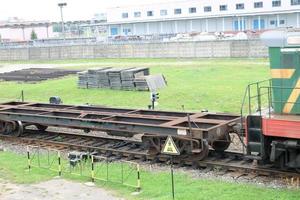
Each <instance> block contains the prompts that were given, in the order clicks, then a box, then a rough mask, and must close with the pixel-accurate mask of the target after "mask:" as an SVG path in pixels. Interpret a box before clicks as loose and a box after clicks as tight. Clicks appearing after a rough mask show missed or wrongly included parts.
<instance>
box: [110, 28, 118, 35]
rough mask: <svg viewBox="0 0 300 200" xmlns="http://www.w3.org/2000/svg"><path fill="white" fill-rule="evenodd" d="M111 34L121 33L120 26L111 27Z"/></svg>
mask: <svg viewBox="0 0 300 200" xmlns="http://www.w3.org/2000/svg"><path fill="white" fill-rule="evenodd" d="M110 34H111V35H118V34H119V30H118V28H115V27H113V28H111V29H110Z"/></svg>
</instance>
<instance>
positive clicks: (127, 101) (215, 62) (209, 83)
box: [0, 59, 269, 112]
mask: <svg viewBox="0 0 300 200" xmlns="http://www.w3.org/2000/svg"><path fill="white" fill-rule="evenodd" d="M32 63H53V64H66V63H68V64H70V66H68V68H74V69H86V68H90V67H92V66H94V67H95V66H116V67H128V66H147V67H150V70H151V73H152V74H158V73H162V74H164V75H165V77H166V79H167V81H168V87H167V88H165V89H162V90H160V91H159V93H160V99H159V105H158V107H157V109H166V110H181V109H182V105H184V107H185V109H186V110H191V111H195V110H198V111H199V110H201V109H208V110H210V111H222V112H239V109H240V105H241V101H242V97H243V94H244V90H245V87H246V85H247V84H248V83H250V82H254V81H258V80H262V79H267V78H268V77H269V69H268V61H267V60H266V59H257V60H253V59H189V60H187V59H94V60H90V59H87V60H70V61H36V62H35V61H34V62H32ZM72 64H74V66H72ZM86 64H88V65H86ZM76 83H77V77H76V76H69V77H66V78H63V79H56V80H49V81H45V82H42V83H39V84H19V83H14V82H0V101H2V102H3V101H10V100H15V99H17V98H19V97H20V93H21V90H24V92H25V100H26V101H41V102H47V101H48V98H49V97H50V96H60V97H61V98H62V99H63V101H64V103H66V104H83V103H90V104H98V105H99V104H101V105H108V106H116V107H130V108H147V105H148V104H149V103H150V99H149V96H150V95H149V93H148V92H135V91H115V90H104V89H101V90H97V89H90V90H85V89H78V88H77V85H76Z"/></svg>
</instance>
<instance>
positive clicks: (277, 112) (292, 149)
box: [246, 31, 300, 170]
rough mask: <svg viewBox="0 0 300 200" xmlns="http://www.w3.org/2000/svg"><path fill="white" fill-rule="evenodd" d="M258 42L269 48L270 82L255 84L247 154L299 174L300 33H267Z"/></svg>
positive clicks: (247, 128) (248, 119) (247, 129)
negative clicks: (254, 104)
mask: <svg viewBox="0 0 300 200" xmlns="http://www.w3.org/2000/svg"><path fill="white" fill-rule="evenodd" d="M262 40H263V42H264V43H265V44H266V45H267V46H268V47H269V59H270V71H271V79H270V80H269V82H268V83H269V84H268V85H262V86H261V85H260V84H257V91H256V94H257V98H256V99H257V105H258V106H257V112H255V113H253V114H252V113H250V114H249V115H248V116H247V118H246V141H247V154H248V156H250V157H251V156H252V157H255V158H256V159H257V160H259V161H260V162H262V163H275V165H277V166H278V167H280V168H284V169H286V168H293V169H296V170H299V169H300V98H299V95H300V33H299V32H288V31H271V32H266V33H265V34H263V35H262ZM250 110H251V108H250Z"/></svg>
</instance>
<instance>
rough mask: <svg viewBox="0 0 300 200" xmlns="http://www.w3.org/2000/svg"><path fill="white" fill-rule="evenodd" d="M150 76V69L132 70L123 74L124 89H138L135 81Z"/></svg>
mask: <svg viewBox="0 0 300 200" xmlns="http://www.w3.org/2000/svg"><path fill="white" fill-rule="evenodd" d="M147 75H149V68H131V69H127V70H124V71H122V72H121V80H122V89H123V90H134V89H137V90H138V88H137V85H135V79H139V78H140V77H143V76H147ZM146 90H148V88H147V89H146Z"/></svg>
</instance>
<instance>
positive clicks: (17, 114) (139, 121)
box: [0, 102, 240, 139]
mask: <svg viewBox="0 0 300 200" xmlns="http://www.w3.org/2000/svg"><path fill="white" fill-rule="evenodd" d="M239 119H240V116H238V115H231V114H222V113H187V112H167V111H151V110H133V109H119V108H108V107H100V106H72V105H53V104H43V103H27V102H8V103H3V104H0V121H1V120H2V121H22V122H23V123H29V124H42V125H46V126H61V127H70V128H79V129H84V128H86V129H90V130H102V131H108V132H109V131H112V132H128V133H133V134H137V133H147V134H160V135H174V136H190V137H193V138H199V139H201V138H210V137H211V135H213V136H214V137H217V136H220V135H222V134H224V133H227V132H228V131H229V129H231V128H232V126H233V125H234V124H235V123H236V122H238V121H239Z"/></svg>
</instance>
